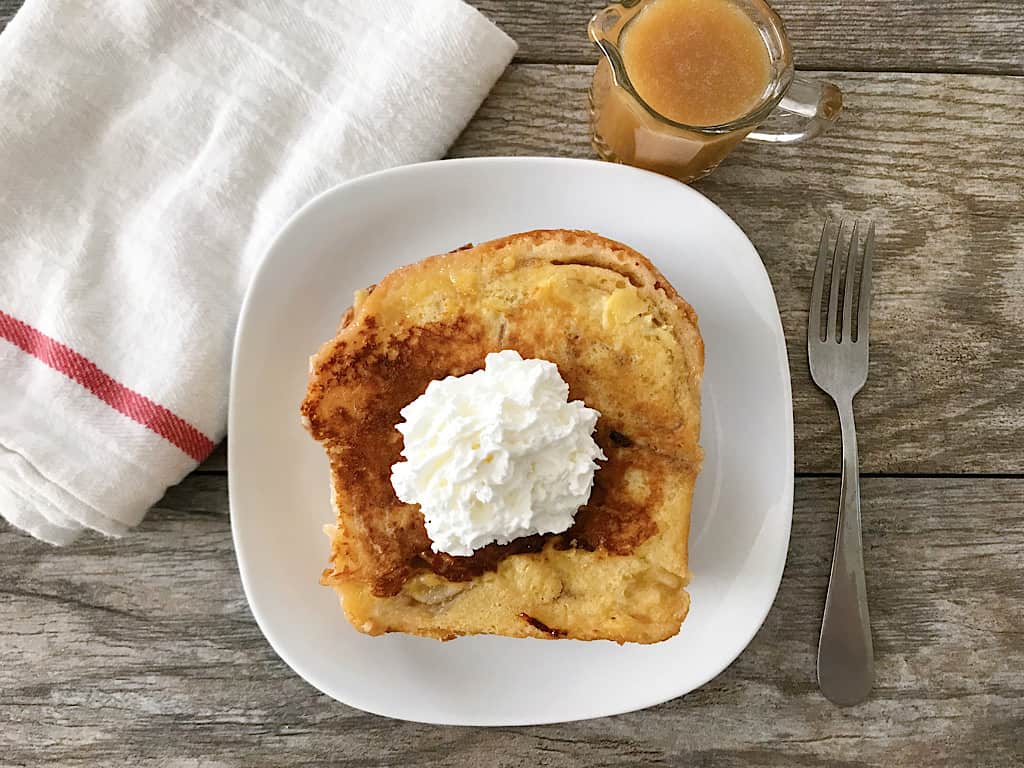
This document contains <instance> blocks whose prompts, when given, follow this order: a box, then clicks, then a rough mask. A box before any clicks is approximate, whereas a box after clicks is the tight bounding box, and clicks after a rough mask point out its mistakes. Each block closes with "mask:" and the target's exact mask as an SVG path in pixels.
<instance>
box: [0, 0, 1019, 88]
mask: <svg viewBox="0 0 1024 768" xmlns="http://www.w3.org/2000/svg"><path fill="white" fill-rule="evenodd" d="M22 2H23V0H0V30H2V29H3V27H4V26H5V25H6V23H7V21H9V20H10V18H11V17H13V16H14V13H15V11H17V9H18V8H19V7H20V6H21V4H22ZM470 2H471V4H472V5H475V6H476V7H477V8H479V9H480V10H481V11H483V12H484V13H485V14H487V15H488V16H489V17H490V18H491V19H492V20H494V21H495V22H496V23H497V24H498V25H499V26H501V27H502V28H503V29H504V30H505V31H506V32H508V33H509V34H510V35H511V36H512V37H513V38H515V40H516V41H517V42H518V43H519V59H520V60H521V61H526V62H542V63H578V64H583V63H591V62H593V61H594V60H595V58H596V55H595V51H594V48H593V47H592V46H591V44H590V41H589V40H588V39H587V32H586V29H587V21H588V20H589V19H590V17H591V16H592V15H593V14H594V13H595V12H596V11H598V10H600V9H601V8H603V7H604V6H605V5H607V4H608V3H607V2H603V1H602V2H595V0H470ZM772 5H773V6H774V7H775V8H776V10H778V12H779V14H780V15H781V16H782V18H783V20H784V21H785V23H786V28H787V30H788V31H789V34H790V37H791V39H792V42H793V49H794V51H795V52H796V61H797V65H798V66H799V67H801V68H804V69H834V70H854V71H858V70H860V71H875V72H877V71H886V70H890V71H907V72H921V71H926V72H979V73H982V72H987V73H992V74H1000V73H1001V74H1024V54H1022V41H1024V16H1022V15H1021V13H1020V5H1019V3H1018V2H1017V0H949V1H947V2H943V3H921V2H917V0H875V2H871V3H849V2H845V1H844V0H774V1H773V3H772Z"/></svg>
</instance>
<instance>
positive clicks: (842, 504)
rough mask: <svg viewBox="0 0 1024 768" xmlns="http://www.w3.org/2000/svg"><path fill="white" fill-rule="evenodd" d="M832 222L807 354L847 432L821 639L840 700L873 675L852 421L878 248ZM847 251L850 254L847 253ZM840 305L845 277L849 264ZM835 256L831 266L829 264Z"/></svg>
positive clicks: (849, 699)
mask: <svg viewBox="0 0 1024 768" xmlns="http://www.w3.org/2000/svg"><path fill="white" fill-rule="evenodd" d="M831 229H832V227H831V225H830V223H829V222H827V221H826V222H825V226H824V228H823V229H822V231H821V243H820V245H819V246H818V262H817V264H816V265H815V268H814V282H813V284H812V287H811V308H810V317H809V319H808V323H807V358H808V361H809V362H810V367H811V378H813V379H814V383H815V384H817V385H818V386H819V387H820V388H821V389H822V390H824V391H825V392H826V393H827V394H828V395H830V396H831V397H832V399H833V400H834V401H835V404H836V408H837V409H838V410H839V424H840V427H841V428H842V435H843V480H842V488H841V491H840V498H839V522H838V525H837V526H836V546H835V551H834V553H833V555H832V572H831V574H830V576H829V581H828V595H827V596H826V598H825V614H824V617H823V618H822V622H821V638H820V639H819V641H818V686H819V687H820V688H821V692H822V693H823V694H825V696H826V698H828V699H829V700H830V701H832V702H833V703H835V704H840V705H843V706H848V705H851V704H858V703H860V702H862V701H864V700H865V699H866V698H867V697H868V694H869V693H870V692H871V685H872V683H873V681H874V676H875V671H874V665H875V663H874V652H873V650H872V646H871V623H870V621H869V619H868V599H867V592H866V589H865V584H864V552H863V545H862V543H861V526H860V472H859V470H858V468H857V435H856V431H855V428H854V423H853V397H854V395H856V394H857V393H858V392H859V391H860V390H861V387H863V386H864V383H865V381H867V377H868V315H869V314H870V310H871V262H872V260H873V258H874V252H875V226H874V224H869V225H868V227H867V234H866V236H865V237H864V239H863V243H861V232H862V229H863V228H862V226H861V224H860V223H859V222H858V223H856V224H855V225H854V227H853V232H852V234H851V235H850V239H849V242H848V244H846V246H845V247H843V246H844V241H843V235H844V233H847V232H848V230H849V227H848V226H847V225H846V222H845V221H844V222H842V223H840V225H839V230H838V231H837V232H836V234H835V242H834V245H833V244H832V239H831V237H830V230H831ZM844 251H845V254H844ZM844 257H845V262H846V268H845V274H846V277H845V281H844V282H845V288H844V290H843V303H842V308H840V305H839V283H840V277H841V275H842V274H843V272H844V269H843V261H844ZM830 261H831V265H832V269H831V270H828V269H827V268H828V263H829V262H830ZM858 263H861V264H863V266H862V267H861V278H860V290H859V291H858V292H857V293H858V298H857V303H856V310H857V312H856V314H857V322H856V325H854V322H853V314H854V313H853V309H854V301H853V296H854V290H853V289H854V283H855V282H856V281H855V275H856V267H857V265H858ZM827 271H828V272H830V274H831V284H830V286H829V292H828V305H827V306H828V312H827V321H826V325H825V326H824V327H823V326H822V323H821V315H822V310H823V309H824V307H823V306H822V298H823V294H824V289H825V277H826V272H827Z"/></svg>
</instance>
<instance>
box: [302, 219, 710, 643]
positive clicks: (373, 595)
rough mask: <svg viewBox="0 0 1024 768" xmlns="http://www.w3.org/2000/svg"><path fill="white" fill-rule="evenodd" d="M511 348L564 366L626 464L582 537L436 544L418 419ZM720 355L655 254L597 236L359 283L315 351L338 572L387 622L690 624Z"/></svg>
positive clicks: (599, 490)
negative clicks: (431, 397)
mask: <svg viewBox="0 0 1024 768" xmlns="http://www.w3.org/2000/svg"><path fill="white" fill-rule="evenodd" d="M502 349H514V350H517V351H518V352H519V353H520V354H521V355H522V356H523V357H524V358H542V359H545V360H550V361H551V362H553V363H555V364H556V365H557V366H558V369H559V372H560V374H561V375H562V377H563V378H564V379H565V381H566V382H567V383H568V385H569V397H570V399H571V400H583V401H584V403H585V404H586V405H588V406H589V407H591V408H595V409H597V410H598V411H600V413H601V417H600V419H599V420H598V424H597V430H596V432H595V435H594V437H595V440H596V441H597V442H598V444H599V445H600V446H601V448H602V449H603V451H604V453H605V455H606V456H607V457H608V459H607V461H605V462H603V463H602V465H601V467H600V468H599V469H598V470H597V472H596V473H595V476H594V489H593V491H592V493H591V496H590V499H589V501H588V503H587V504H586V505H585V506H583V507H581V508H580V510H579V511H578V512H577V514H576V518H575V523H574V525H573V526H572V528H570V529H569V530H568V531H566V532H564V533H561V534H545V535H538V536H530V537H524V538H521V539H516V540H514V541H512V542H510V543H509V544H505V545H497V544H491V545H488V546H486V547H484V548H482V549H479V550H477V551H476V552H475V553H474V554H473V555H472V556H469V557H453V556H451V555H447V554H443V553H435V552H433V551H432V550H431V542H430V540H429V538H428V537H427V534H426V530H425V528H424V524H423V516H422V514H421V513H420V511H419V507H418V506H417V505H411V504H404V503H402V502H400V501H399V500H398V498H397V497H396V496H395V493H394V490H393V488H392V486H391V480H390V476H391V466H392V465H393V464H395V463H396V462H397V461H399V460H400V452H401V450H402V436H401V434H400V433H399V432H398V431H397V430H396V429H395V425H396V424H398V423H399V422H401V421H402V417H401V416H400V415H399V411H400V410H401V409H402V408H403V407H405V406H406V405H407V404H408V403H410V402H411V401H412V400H414V399H416V398H417V397H418V396H419V395H420V394H422V393H423V391H424V390H425V389H426V387H427V384H429V383H430V382H431V381H433V380H434V379H441V378H444V377H446V376H452V375H454V376H460V375H463V374H466V373H469V372H472V371H474V370H477V369H479V368H481V367H483V363H484V358H485V356H486V355H487V354H488V353H489V352H496V351H500V350H502ZM703 365H704V348H703V342H702V340H701V336H700V333H699V330H698V327H697V318H696V315H695V313H694V311H693V309H692V308H691V307H690V306H689V305H688V304H687V303H686V302H685V301H684V300H683V299H682V298H681V297H680V296H679V295H678V294H677V293H676V291H675V289H674V288H673V287H672V286H671V285H670V284H669V282H668V281H667V280H666V279H665V278H664V276H662V275H661V273H660V272H658V270H657V269H656V268H655V267H654V266H653V265H652V264H651V263H650V262H649V261H648V260H647V259H646V258H644V257H643V256H641V255H640V254H639V253H637V252H636V251H634V250H632V249H631V248H629V247H627V246H625V245H623V244H621V243H618V242H615V241H612V240H608V239H606V238H603V237H600V236H598V235H595V234H593V233H590V232H580V231H566V230H542V231H534V232H525V233H522V234H516V235H511V236H509V237H505V238H501V239H499V240H494V241H491V242H488V243H483V244H481V245H477V246H475V247H469V246H467V247H465V248H463V249H460V250H457V251H453V252H451V253H447V254H442V255H438V256H432V257H430V258H427V259H424V260H423V261H420V262H417V263H415V264H412V265H409V266H407V267H404V268H402V269H398V270H396V271H394V272H392V273H391V274H389V275H388V276H387V277H385V278H384V279H383V280H382V281H381V282H380V283H379V284H378V285H376V286H374V287H372V288H370V289H367V290H366V291H360V292H359V293H358V294H357V296H356V299H355V303H354V304H353V306H352V308H351V309H350V310H349V311H348V312H347V313H346V314H345V316H344V318H343V320H342V323H341V327H340V328H339V329H338V332H337V335H336V336H335V337H334V338H333V339H332V340H330V341H328V342H327V343H326V344H324V346H323V347H322V348H321V349H320V350H319V352H318V353H317V354H315V355H314V356H313V358H312V360H311V363H310V377H309V384H308V390H307V395H306V399H305V401H304V402H303V404H302V414H303V419H304V423H305V425H306V427H307V429H308V430H309V431H310V433H311V434H312V436H313V437H314V438H315V439H316V440H318V441H320V442H321V443H322V444H323V446H324V449H325V450H326V452H327V456H328V459H329V461H330V466H331V484H332V501H333V505H334V508H335V510H336V516H337V519H336V522H335V524H334V525H331V526H328V527H327V532H328V535H329V536H330V539H331V555H330V567H329V568H327V569H326V570H325V571H324V572H323V575H322V577H321V582H322V583H323V584H324V585H327V586H331V587H333V588H335V589H336V590H337V592H338V593H339V595H340V596H341V601H342V606H343V608H344V611H345V613H346V615H347V616H348V619H349V620H350V621H351V623H352V624H353V625H354V626H355V627H356V629H358V630H360V631H362V632H366V633H368V634H381V633H384V632H407V633H411V634H416V635H424V636H428V637H435V638H440V639H451V638H454V637H457V636H459V635H470V634H481V633H487V634H497V635H507V636H513V637H538V638H563V637H564V638H575V639H580V640H596V639H606V640H613V641H616V642H620V643H622V642H639V643H652V642H658V641H660V640H664V639H666V638H668V637H671V636H673V635H675V634H676V633H677V632H678V631H679V628H680V625H681V623H682V621H683V619H684V618H685V616H686V614H687V611H688V609H689V595H688V593H687V592H686V590H685V585H686V583H687V581H688V579H689V571H688V568H687V539H688V532H689V523H690V503H691V498H692V495H693V487H694V483H695V481H696V477H697V474H698V472H699V470H700V466H701V461H702V453H701V449H700V446H699V436H700V383H701V377H702V373H703Z"/></svg>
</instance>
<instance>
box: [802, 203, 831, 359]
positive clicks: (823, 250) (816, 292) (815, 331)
mask: <svg viewBox="0 0 1024 768" xmlns="http://www.w3.org/2000/svg"><path fill="white" fill-rule="evenodd" d="M830 223H831V222H830V221H829V220H828V219H825V224H824V226H822V228H821V242H820V243H818V260H817V261H816V262H815V264H814V279H813V280H812V281H811V306H810V309H809V310H808V320H807V340H808V341H810V340H811V339H813V340H814V341H821V294H822V290H823V287H824V284H825V259H826V258H827V257H828V250H829V249H828V230H829V224H830Z"/></svg>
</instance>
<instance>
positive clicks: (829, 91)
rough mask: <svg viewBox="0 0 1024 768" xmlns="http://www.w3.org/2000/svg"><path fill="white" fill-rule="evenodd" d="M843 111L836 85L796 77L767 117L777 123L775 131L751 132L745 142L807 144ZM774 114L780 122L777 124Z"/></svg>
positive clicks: (841, 98)
mask: <svg viewBox="0 0 1024 768" xmlns="http://www.w3.org/2000/svg"><path fill="white" fill-rule="evenodd" d="M842 109H843V94H842V91H840V90H839V88H838V87H837V86H835V85H833V84H832V83H829V82H825V81H824V80H812V79H810V78H809V77H804V76H803V75H801V74H797V75H796V76H795V77H794V78H793V82H792V84H791V85H790V86H789V90H787V91H786V95H785V96H784V97H783V99H782V101H780V102H779V106H778V107H777V108H776V111H775V112H773V113H772V117H771V118H769V120H770V121H772V122H777V123H778V129H777V130H759V131H752V132H751V133H748V134H747V139H748V140H749V141H760V142H767V143H771V144H793V143H795V142H798V141H807V140H808V139H813V138H814V137H815V136H820V135H821V134H823V133H824V132H825V131H826V130H828V128H829V127H831V125H832V124H833V123H834V122H835V121H836V119H837V118H838V117H839V113H840V112H841V111H842ZM775 115H780V119H779V120H777V121H776V120H775ZM762 127H765V126H762Z"/></svg>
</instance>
